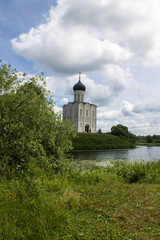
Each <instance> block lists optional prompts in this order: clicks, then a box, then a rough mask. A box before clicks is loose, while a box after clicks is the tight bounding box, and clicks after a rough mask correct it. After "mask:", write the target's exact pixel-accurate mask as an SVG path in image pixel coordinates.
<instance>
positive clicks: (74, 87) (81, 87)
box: [73, 80, 86, 92]
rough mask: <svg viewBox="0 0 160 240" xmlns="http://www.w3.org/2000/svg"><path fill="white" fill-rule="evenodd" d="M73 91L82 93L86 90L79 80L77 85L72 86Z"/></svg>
mask: <svg viewBox="0 0 160 240" xmlns="http://www.w3.org/2000/svg"><path fill="white" fill-rule="evenodd" d="M73 90H74V91H76V90H81V91H84V92H85V90H86V87H85V85H84V84H83V83H82V82H81V80H79V82H78V83H76V84H75V85H74V86H73Z"/></svg>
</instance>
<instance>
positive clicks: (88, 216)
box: [0, 160, 160, 240]
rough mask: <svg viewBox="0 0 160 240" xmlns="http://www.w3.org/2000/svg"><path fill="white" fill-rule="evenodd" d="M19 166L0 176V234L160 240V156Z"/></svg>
mask: <svg viewBox="0 0 160 240" xmlns="http://www.w3.org/2000/svg"><path fill="white" fill-rule="evenodd" d="M18 171H19V170H17V173H14V176H10V177H1V179H0V216H1V217H0V239H13V240H14V239H16V240H18V239H34V240H35V239H37V240H38V239H44V240H47V239H55V240H61V239H64V240H72V239H73V240H75V239H83V240H91V239H92V240H93V239H117V240H118V239H139V240H140V239H143V240H144V239H160V161H158V162H152V163H147V164H146V165H143V164H140V163H139V164H123V165H120V164H117V165H115V166H113V167H109V166H108V167H105V168H101V167H96V166H94V165H93V164H92V163H91V162H89V163H86V164H83V162H78V161H71V160H67V161H65V162H64V163H63V164H62V165H61V169H60V171H59V172H56V173H55V172H53V171H49V170H47V171H45V169H42V168H38V167H36V166H34V167H33V166H32V167H31V168H30V169H28V171H26V172H25V173H23V176H22V173H18Z"/></svg>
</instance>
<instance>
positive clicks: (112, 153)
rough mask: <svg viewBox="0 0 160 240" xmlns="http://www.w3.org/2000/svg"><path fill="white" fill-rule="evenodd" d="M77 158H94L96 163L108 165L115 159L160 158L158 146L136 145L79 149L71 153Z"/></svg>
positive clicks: (132, 160) (133, 160)
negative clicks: (120, 148) (102, 149)
mask: <svg viewBox="0 0 160 240" xmlns="http://www.w3.org/2000/svg"><path fill="white" fill-rule="evenodd" d="M73 156H74V158H75V159H77V160H96V162H98V165H108V164H110V163H113V162H117V161H125V162H135V161H143V162H146V161H153V160H157V159H160V147H156V146H154V147H148V146H137V147H136V148H134V149H125V150H106V151H81V152H75V153H74V154H73Z"/></svg>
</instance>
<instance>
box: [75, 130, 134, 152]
mask: <svg viewBox="0 0 160 240" xmlns="http://www.w3.org/2000/svg"><path fill="white" fill-rule="evenodd" d="M73 146H74V150H105V149H126V148H133V147H134V146H135V145H134V144H132V143H130V142H129V141H127V140H126V139H124V138H122V137H121V138H120V137H117V136H113V135H109V134H105V133H103V134H82V133H81V134H78V137H77V138H75V139H73Z"/></svg>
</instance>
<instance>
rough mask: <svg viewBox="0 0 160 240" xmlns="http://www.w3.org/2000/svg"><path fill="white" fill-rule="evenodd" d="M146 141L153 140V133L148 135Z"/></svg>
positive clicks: (150, 141)
mask: <svg viewBox="0 0 160 240" xmlns="http://www.w3.org/2000/svg"><path fill="white" fill-rule="evenodd" d="M146 141H147V143H152V142H153V138H152V137H151V135H148V136H146Z"/></svg>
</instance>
